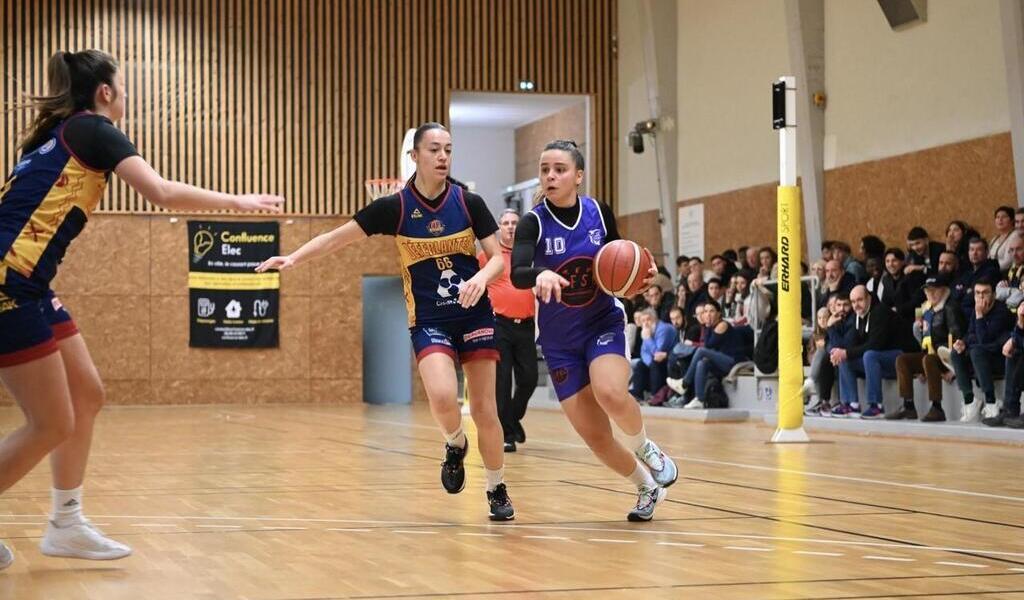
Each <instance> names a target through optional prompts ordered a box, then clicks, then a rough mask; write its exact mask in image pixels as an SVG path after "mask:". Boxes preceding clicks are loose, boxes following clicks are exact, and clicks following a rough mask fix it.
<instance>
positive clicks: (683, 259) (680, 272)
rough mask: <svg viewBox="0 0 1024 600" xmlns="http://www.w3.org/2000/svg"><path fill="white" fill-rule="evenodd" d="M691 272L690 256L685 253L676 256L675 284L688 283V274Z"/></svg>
mask: <svg viewBox="0 0 1024 600" xmlns="http://www.w3.org/2000/svg"><path fill="white" fill-rule="evenodd" d="M689 274H690V257H689V256H686V255H685V254H680V255H679V256H677V257H676V281H675V284H676V286H677V287H678V286H679V285H681V284H683V283H686V276H687V275H689Z"/></svg>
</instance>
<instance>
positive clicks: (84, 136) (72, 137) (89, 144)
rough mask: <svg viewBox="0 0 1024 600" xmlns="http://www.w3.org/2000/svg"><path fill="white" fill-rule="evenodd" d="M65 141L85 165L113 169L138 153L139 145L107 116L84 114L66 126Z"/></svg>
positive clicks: (100, 169)
mask: <svg viewBox="0 0 1024 600" xmlns="http://www.w3.org/2000/svg"><path fill="white" fill-rule="evenodd" d="M64 143H65V144H67V145H68V148H70V149H71V152H72V153H74V155H75V157H76V158H78V159H79V160H81V161H82V162H83V163H85V166H87V167H89V168H90V169H95V170H97V171H106V172H109V171H113V170H114V168H115V167H116V166H117V165H118V164H119V163H120V162H121V161H122V160H124V159H126V158H128V157H131V156H137V155H138V154H139V152H138V150H136V149H135V144H132V142H131V140H129V139H128V137H127V136H126V135H125V134H124V133H123V132H122V131H121V130H120V129H118V128H117V127H114V124H113V123H111V122H110V120H109V119H107V118H106V117H101V116H99V115H82V116H78V117H74V118H72V119H71V120H70V121H68V123H67V125H65V126H64Z"/></svg>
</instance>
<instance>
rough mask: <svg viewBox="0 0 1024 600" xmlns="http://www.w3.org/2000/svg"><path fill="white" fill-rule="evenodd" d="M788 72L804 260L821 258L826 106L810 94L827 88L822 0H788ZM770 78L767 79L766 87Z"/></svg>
mask: <svg viewBox="0 0 1024 600" xmlns="http://www.w3.org/2000/svg"><path fill="white" fill-rule="evenodd" d="M786 36H787V38H788V40H789V64H790V69H789V72H790V73H792V74H793V75H794V76H796V87H797V90H798V91H797V104H796V122H797V128H796V131H797V135H796V139H797V156H798V158H797V161H798V164H799V170H800V179H801V182H800V187H801V189H802V191H803V206H804V236H805V238H806V239H807V255H806V260H807V262H808V263H810V262H811V261H815V260H818V259H819V258H821V241H822V238H823V237H824V233H825V227H824V220H823V217H824V214H825V165H824V160H825V111H824V110H823V109H821V108H818V107H816V106H814V101H813V96H814V94H815V93H816V92H824V91H825V4H824V2H823V1H822V0H786ZM768 83H769V82H765V88H766V89H767V86H768Z"/></svg>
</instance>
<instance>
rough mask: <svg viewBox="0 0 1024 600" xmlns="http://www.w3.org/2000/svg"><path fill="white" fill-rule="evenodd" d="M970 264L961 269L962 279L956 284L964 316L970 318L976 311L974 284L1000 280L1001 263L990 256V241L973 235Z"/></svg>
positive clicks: (969, 244)
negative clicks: (982, 281)
mask: <svg viewBox="0 0 1024 600" xmlns="http://www.w3.org/2000/svg"><path fill="white" fill-rule="evenodd" d="M967 257H968V261H969V262H968V264H967V265H965V266H964V267H963V268H961V269H960V271H961V275H960V279H959V280H957V282H956V284H955V285H954V289H956V290H957V292H958V293H959V294H961V297H960V306H961V308H962V309H963V311H964V316H966V317H968V318H970V315H971V314H972V313H973V312H974V293H973V290H974V284H975V283H977V282H979V281H981V280H983V279H984V280H986V281H989V282H994V281H999V279H1000V277H999V263H997V262H996V261H995V260H993V259H991V258H989V257H988V242H986V241H985V238H982V237H973V238H971V239H970V241H969V242H968V247H967Z"/></svg>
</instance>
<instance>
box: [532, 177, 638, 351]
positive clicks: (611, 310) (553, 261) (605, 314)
mask: <svg viewBox="0 0 1024 600" xmlns="http://www.w3.org/2000/svg"><path fill="white" fill-rule="evenodd" d="M547 202H548V201H547V199H544V201H543V202H541V203H540V204H538V205H537V206H535V207H533V209H532V212H533V213H534V214H535V215H536V216H537V221H538V222H539V224H540V235H539V236H538V238H537V250H536V252H535V253H534V259H533V265H534V266H535V267H541V268H545V269H550V270H552V271H554V272H555V273H558V274H559V275H561V276H562V277H564V278H565V279H567V280H568V281H569V285H568V287H565V288H563V289H562V301H561V302H555V301H554V300H552V301H551V302H549V303H547V304H545V303H544V302H540V303H539V305H538V309H537V324H538V327H539V329H540V336H539V338H538V341H539V342H540V344H541V346H543V347H549V348H574V347H579V346H581V345H582V344H583V343H584V342H585V341H586V340H587V339H589V338H590V337H592V336H593V335H595V334H597V333H600V332H603V331H607V330H608V328H609V326H615V325H619V326H624V325H625V311H624V310H623V308H622V304H620V303H619V301H618V300H616V299H615V298H613V297H612V296H609V295H608V294H606V293H604V292H603V291H601V288H599V287H597V282H596V281H595V280H594V256H595V255H596V254H597V251H598V250H600V249H601V246H602V245H603V244H604V239H605V236H606V235H607V234H608V230H607V228H606V227H605V223H604V217H603V216H602V214H601V208H600V207H599V206H598V204H597V201H595V200H594V199H593V198H589V197H587V196H581V197H580V198H579V202H580V213H579V217H578V218H577V219H576V223H573V224H569V225H567V224H565V223H562V222H561V221H559V220H558V219H557V218H555V216H554V215H553V214H552V213H551V211H550V210H548V207H547Z"/></svg>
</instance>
